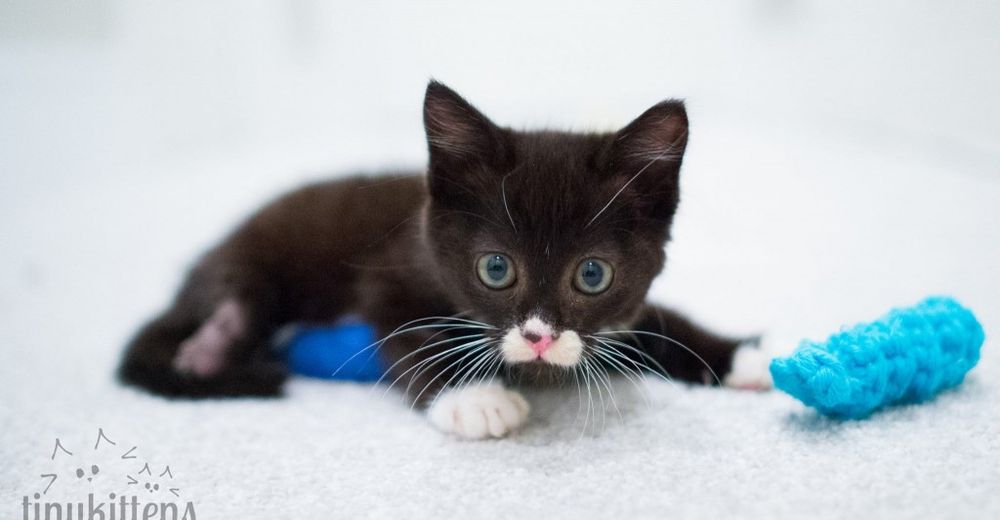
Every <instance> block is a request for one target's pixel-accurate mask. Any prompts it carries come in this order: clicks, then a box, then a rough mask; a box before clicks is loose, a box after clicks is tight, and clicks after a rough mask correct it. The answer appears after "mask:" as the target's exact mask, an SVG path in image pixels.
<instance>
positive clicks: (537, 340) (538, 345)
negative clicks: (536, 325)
mask: <svg viewBox="0 0 1000 520" xmlns="http://www.w3.org/2000/svg"><path fill="white" fill-rule="evenodd" d="M521 336H524V339H525V340H527V341H528V346H529V347H531V350H534V351H535V355H537V356H538V357H542V354H544V353H545V351H546V350H548V349H549V346H550V345H551V344H552V341H553V340H555V339H556V337H557V336H554V335H553V334H538V333H536V332H531V331H524V332H522V333H521Z"/></svg>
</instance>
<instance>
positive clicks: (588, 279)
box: [573, 258, 614, 294]
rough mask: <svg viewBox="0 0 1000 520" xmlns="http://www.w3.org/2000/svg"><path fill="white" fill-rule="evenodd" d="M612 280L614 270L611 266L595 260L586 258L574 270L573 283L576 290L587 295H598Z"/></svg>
mask: <svg viewBox="0 0 1000 520" xmlns="http://www.w3.org/2000/svg"><path fill="white" fill-rule="evenodd" d="M612 278H614V270H613V269H612V268H611V264H609V263H607V262H605V261H604V260H599V259H597V258H588V259H586V260H584V261H583V262H580V267H577V268H576V277H575V278H574V279H573V283H574V284H575V285H576V288H577V289H580V290H581V291H583V292H585V293H587V294H598V293H602V292H604V291H606V290H607V289H608V286H610V285H611V279H612Z"/></svg>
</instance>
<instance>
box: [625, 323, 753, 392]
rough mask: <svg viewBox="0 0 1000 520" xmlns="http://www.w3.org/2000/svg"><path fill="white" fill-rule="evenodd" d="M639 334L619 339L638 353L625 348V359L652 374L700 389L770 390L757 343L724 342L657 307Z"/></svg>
mask: <svg viewBox="0 0 1000 520" xmlns="http://www.w3.org/2000/svg"><path fill="white" fill-rule="evenodd" d="M634 329H635V331H634V332H633V333H631V334H622V335H620V336H618V340H619V341H623V342H624V343H626V344H629V345H631V346H633V347H634V348H636V349H637V351H630V350H628V349H627V348H625V347H620V350H621V351H622V352H621V353H622V354H624V355H627V356H628V357H630V358H633V359H635V360H636V361H638V362H641V363H643V364H645V365H647V366H649V367H650V368H651V369H652V370H656V371H658V372H664V371H665V372H666V374H667V375H669V376H671V377H675V378H677V379H681V380H685V381H691V382H697V383H704V384H722V385H725V386H728V387H732V388H741V389H746V390H767V389H769V388H771V384H772V383H771V376H770V373H769V371H768V363H769V362H770V359H769V357H768V355H767V354H766V353H765V352H764V351H763V350H761V349H760V348H759V346H758V341H757V339H756V338H749V339H743V340H738V339H732V338H726V337H722V336H719V335H716V334H713V333H711V332H709V331H707V330H705V329H704V328H702V327H700V326H698V325H696V324H694V323H693V322H692V321H691V320H689V319H687V318H685V317H684V316H681V315H680V314H677V313H676V312H674V311H671V310H668V309H664V308H661V307H656V306H653V305H647V306H646V308H645V309H644V310H643V314H642V317H641V318H640V320H639V322H638V323H637V324H636V326H635V327H634ZM625 338H627V339H625ZM611 345H612V346H614V343H611Z"/></svg>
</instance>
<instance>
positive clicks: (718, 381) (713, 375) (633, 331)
mask: <svg viewBox="0 0 1000 520" xmlns="http://www.w3.org/2000/svg"><path fill="white" fill-rule="evenodd" d="M597 334H601V335H603V334H640V335H644V336H652V337H654V338H660V339H663V340H666V341H669V342H671V343H673V344H674V345H677V346H679V347H681V348H683V349H684V350H686V351H688V352H689V353H691V355H692V356H694V357H695V358H696V359H697V360H698V361H701V364H703V365H705V368H706V369H708V372H709V373H710V374H712V377H713V378H715V382H716V383H717V384H718V385H719V386H722V380H721V379H719V376H718V374H716V373H715V370H712V367H711V365H709V364H708V362H707V361H705V359H704V358H702V357H701V356H699V355H698V353H696V352H695V351H694V350H691V349H690V348H689V347H688V346H687V345H685V344H683V343H681V342H680V341H677V340H676V339H674V338H671V337H668V336H664V335H662V334H657V333H655V332H648V331H644V330H612V331H607V332H603V333H602V332H598V333H597Z"/></svg>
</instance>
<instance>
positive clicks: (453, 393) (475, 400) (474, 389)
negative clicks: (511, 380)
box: [427, 383, 529, 439]
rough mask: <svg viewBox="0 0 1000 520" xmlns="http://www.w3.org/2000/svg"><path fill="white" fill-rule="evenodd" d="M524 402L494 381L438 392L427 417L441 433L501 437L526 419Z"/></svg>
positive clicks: (465, 436) (464, 436)
mask: <svg viewBox="0 0 1000 520" xmlns="http://www.w3.org/2000/svg"><path fill="white" fill-rule="evenodd" d="M528 410H529V407H528V402H527V401H525V400H524V398H523V397H521V394H519V393H517V392H514V391H512V390H507V389H506V388H504V387H503V385H500V384H498V383H494V384H489V385H472V386H468V387H465V388H462V389H461V390H455V389H450V388H446V389H444V390H442V391H441V393H440V394H439V395H438V396H437V398H436V399H435V400H434V402H433V403H432V404H431V407H430V408H429V409H428V410H427V417H428V418H429V419H430V421H431V424H433V425H434V426H436V427H437V428H438V429H440V430H441V431H443V432H446V433H453V434H455V435H458V436H459V437H463V438H466V439H485V438H487V437H503V436H504V435H507V434H508V433H510V432H512V431H514V430H515V429H517V428H519V427H520V426H521V425H522V424H524V421H525V420H526V419H527V418H528Z"/></svg>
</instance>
